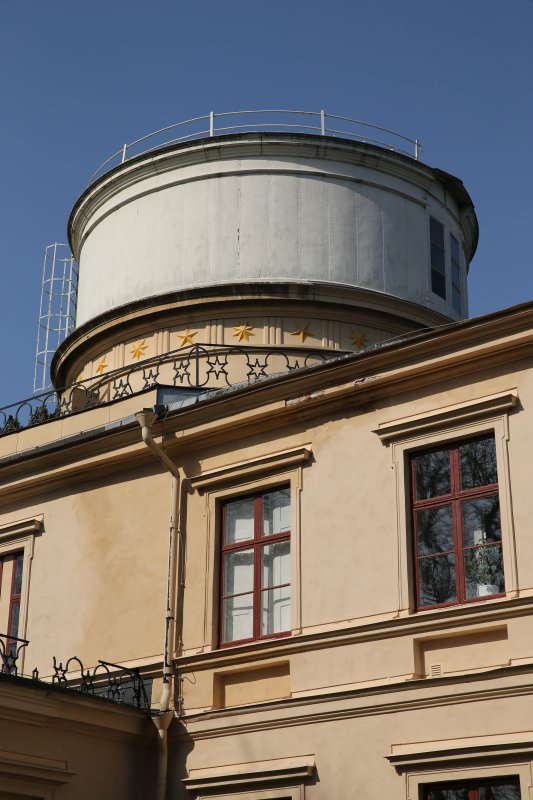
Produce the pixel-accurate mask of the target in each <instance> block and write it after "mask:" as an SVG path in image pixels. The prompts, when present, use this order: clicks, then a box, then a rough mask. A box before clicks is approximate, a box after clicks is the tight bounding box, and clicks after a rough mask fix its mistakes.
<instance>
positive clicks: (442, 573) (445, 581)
mask: <svg viewBox="0 0 533 800" xmlns="http://www.w3.org/2000/svg"><path fill="white" fill-rule="evenodd" d="M418 563H419V572H418V581H419V606H434V605H437V604H439V603H453V602H454V601H455V600H457V593H456V589H455V556H453V555H447V556H434V557H433V558H421V559H420V561H419V562H418Z"/></svg>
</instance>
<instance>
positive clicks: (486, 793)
mask: <svg viewBox="0 0 533 800" xmlns="http://www.w3.org/2000/svg"><path fill="white" fill-rule="evenodd" d="M479 800H520V786H519V783H518V780H517V781H516V782H515V781H513V782H512V783H499V782H498V783H497V784H492V785H491V786H480V787H479Z"/></svg>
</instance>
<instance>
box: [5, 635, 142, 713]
mask: <svg viewBox="0 0 533 800" xmlns="http://www.w3.org/2000/svg"><path fill="white" fill-rule="evenodd" d="M28 644H29V641H28V640H27V639H20V638H17V637H16V636H9V635H8V634H6V633H0V673H2V674H4V675H12V676H14V677H24V675H23V674H22V671H21V669H20V663H19V660H20V656H21V653H22V651H23V650H24V648H25V647H26V646H27V645H28ZM31 679H32V680H33V681H38V682H42V683H44V684H47V685H50V683H51V684H56V685H59V686H61V687H62V688H64V689H72V690H74V691H77V692H81V693H82V694H86V695H92V696H94V697H103V698H105V699H107V700H112V701H113V702H114V703H119V704H121V705H126V706H133V707H134V708H140V709H142V710H144V711H150V696H151V680H146V679H145V678H143V676H142V675H141V673H140V671H139V670H138V669H137V668H132V667H125V666H123V665H122V664H113V663H112V662H110V661H101V660H100V661H98V664H97V665H96V666H95V667H92V668H91V669H86V668H85V667H84V665H83V663H82V662H81V660H80V659H79V658H78V657H77V656H72V658H69V659H68V660H67V661H66V662H65V665H64V666H63V662H61V661H60V662H58V661H57V659H56V657H55V656H54V657H53V672H52V674H51V676H50V677H48V676H47V678H46V679H42V678H41V677H40V676H39V670H38V669H34V670H32V672H31Z"/></svg>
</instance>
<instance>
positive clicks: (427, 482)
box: [415, 450, 450, 500]
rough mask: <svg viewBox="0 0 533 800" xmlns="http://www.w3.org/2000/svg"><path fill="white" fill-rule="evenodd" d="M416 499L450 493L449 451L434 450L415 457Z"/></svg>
mask: <svg viewBox="0 0 533 800" xmlns="http://www.w3.org/2000/svg"><path fill="white" fill-rule="evenodd" d="M415 481H416V499H417V500H426V499H427V498H428V497H440V496H441V495H443V494H449V493H450V451H449V450H435V451H434V452H432V453H424V455H421V456H416V458H415Z"/></svg>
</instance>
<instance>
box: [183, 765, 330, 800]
mask: <svg viewBox="0 0 533 800" xmlns="http://www.w3.org/2000/svg"><path fill="white" fill-rule="evenodd" d="M315 771H316V764H315V756H314V755H303V756H293V757H290V758H277V759H272V760H269V761H252V762H248V763H244V764H229V765H227V766H222V767H207V768H202V769H191V770H190V771H189V774H188V776H187V777H186V778H184V779H183V780H182V783H183V785H184V786H185V788H186V789H187V790H188V791H190V792H193V793H195V794H197V793H199V794H197V798H198V800H203V798H205V797H212V798H216V800H236V798H239V800H304V796H305V795H304V793H305V787H304V782H305V781H306V780H307V779H308V778H310V777H312V776H313V775H314V774H315ZM279 783H282V784H284V785H282V786H279ZM254 784H257V785H259V786H260V787H261V788H258V789H255V790H254V791H252V792H250V791H246V790H247V789H249V788H250V787H251V786H253V785H254ZM267 787H268V788H267ZM243 790H244V791H243ZM204 792H208V794H207V795H206V794H204Z"/></svg>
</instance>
